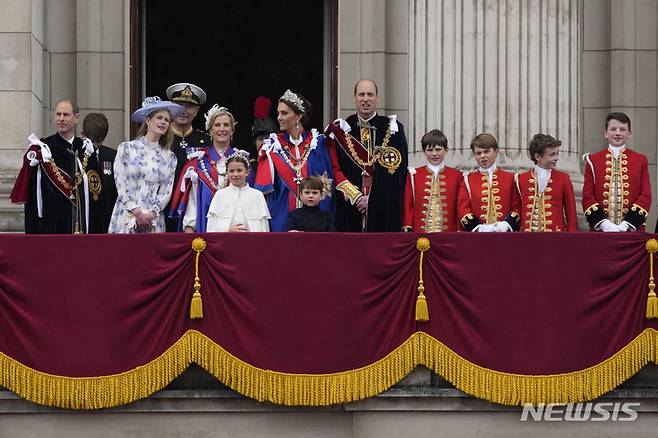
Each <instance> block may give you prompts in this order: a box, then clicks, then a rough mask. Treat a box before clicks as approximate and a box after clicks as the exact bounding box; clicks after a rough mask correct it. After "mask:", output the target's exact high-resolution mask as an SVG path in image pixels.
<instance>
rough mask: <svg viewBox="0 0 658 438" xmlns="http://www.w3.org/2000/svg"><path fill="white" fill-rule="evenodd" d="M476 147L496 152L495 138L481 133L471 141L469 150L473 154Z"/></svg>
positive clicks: (496, 143)
mask: <svg viewBox="0 0 658 438" xmlns="http://www.w3.org/2000/svg"><path fill="white" fill-rule="evenodd" d="M476 147H478V148H482V149H493V150H495V151H497V150H498V142H497V141H496V137H494V136H493V135H491V134H488V133H486V132H483V133H482V134H479V135H478V136H477V137H475V138H474V139H473V140H471V150H472V151H473V152H475V148H476Z"/></svg>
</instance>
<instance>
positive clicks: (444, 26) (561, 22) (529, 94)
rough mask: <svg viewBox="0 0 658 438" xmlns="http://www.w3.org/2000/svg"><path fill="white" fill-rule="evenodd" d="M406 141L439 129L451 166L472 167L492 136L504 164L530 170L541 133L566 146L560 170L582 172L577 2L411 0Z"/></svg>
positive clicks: (415, 141) (416, 148)
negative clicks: (480, 141) (479, 138)
mask: <svg viewBox="0 0 658 438" xmlns="http://www.w3.org/2000/svg"><path fill="white" fill-rule="evenodd" d="M409 7H410V13H409V29H410V45H411V50H410V56H409V58H410V62H409V78H410V79H409V95H410V117H411V119H412V123H411V124H410V129H409V134H408V135H409V143H410V144H413V145H414V148H413V149H412V150H413V151H414V152H416V154H415V155H416V156H415V157H413V158H415V159H412V162H413V161H416V162H420V161H421V156H420V152H419V151H420V141H419V140H420V138H421V136H422V135H423V133H424V132H426V131H428V130H430V129H433V128H439V129H441V130H442V131H443V132H444V133H445V134H446V135H447V137H448V140H449V144H450V145H451V150H452V151H451V155H450V156H449V157H448V159H447V161H448V162H449V163H450V164H451V165H454V166H457V167H460V168H470V167H473V165H474V163H473V160H472V158H471V152H470V148H469V145H470V141H471V139H472V138H473V137H474V136H475V135H477V134H478V133H480V132H485V131H486V132H490V133H492V134H494V135H495V136H496V137H497V138H498V141H499V144H500V146H501V154H500V160H499V162H500V165H501V166H503V167H507V168H527V167H529V166H531V165H532V162H531V161H530V160H529V158H528V157H527V154H526V148H527V144H528V142H529V140H530V139H531V137H532V135H533V134H535V133H537V132H544V133H547V134H550V135H553V136H555V137H557V138H559V139H560V140H562V148H561V159H560V164H559V167H560V168H561V169H563V170H566V171H569V172H570V173H571V174H572V175H574V176H579V168H578V162H579V160H578V156H579V148H578V115H579V112H578V99H579V86H578V78H579V73H578V68H579V67H578V55H579V41H580V40H579V20H580V15H579V1H578V0H533V1H524V0H463V1H453V0H410V2H409Z"/></svg>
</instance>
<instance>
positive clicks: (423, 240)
mask: <svg viewBox="0 0 658 438" xmlns="http://www.w3.org/2000/svg"><path fill="white" fill-rule="evenodd" d="M416 249H418V251H420V262H419V265H418V298H416V321H418V322H427V321H429V320H430V311H429V308H428V307H427V298H426V297H425V286H423V254H424V253H425V251H427V250H428V249H430V241H429V239H428V238H427V237H420V238H419V239H418V240H417V241H416Z"/></svg>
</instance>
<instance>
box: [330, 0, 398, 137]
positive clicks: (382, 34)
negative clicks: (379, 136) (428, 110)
mask: <svg viewBox="0 0 658 438" xmlns="http://www.w3.org/2000/svg"><path fill="white" fill-rule="evenodd" d="M338 8H339V24H338V27H339V29H338V40H339V41H338V44H339V48H340V49H339V50H340V52H339V61H338V65H339V71H338V89H339V96H338V108H339V113H340V115H341V116H342V117H345V116H347V115H349V114H351V113H353V112H354V98H353V95H354V84H355V83H356V81H357V80H359V79H360V78H371V79H374V80H375V81H376V82H377V84H378V86H379V108H380V112H382V113H383V114H397V115H398V117H399V119H400V121H402V122H403V123H404V124H405V126H407V125H408V123H409V122H408V120H409V119H408V109H409V98H408V90H409V81H408V64H409V53H408V52H409V19H408V14H409V7H408V4H407V2H404V1H400V0H340V2H339V5H338Z"/></svg>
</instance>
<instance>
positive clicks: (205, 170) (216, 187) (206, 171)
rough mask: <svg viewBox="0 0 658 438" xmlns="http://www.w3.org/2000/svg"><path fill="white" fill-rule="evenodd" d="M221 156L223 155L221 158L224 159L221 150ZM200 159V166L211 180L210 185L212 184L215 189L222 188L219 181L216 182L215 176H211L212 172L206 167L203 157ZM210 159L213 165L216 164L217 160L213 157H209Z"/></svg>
mask: <svg viewBox="0 0 658 438" xmlns="http://www.w3.org/2000/svg"><path fill="white" fill-rule="evenodd" d="M219 156H220V157H222V158H220V159H223V156H222V153H221V152H219ZM198 160H199V166H200V167H201V171H202V172H203V174H204V175H205V176H206V178H208V181H209V182H210V185H212V188H213V189H215V191H217V190H219V189H220V187H219V183H217V182H215V180H214V179H213V177H212V176H210V173H209V172H208V169H207V168H206V163H204V162H203V157H200V158H199V159H198ZM208 160H209V161H210V164H211V165H212V166H215V161H214V160H213V159H212V158H210V157H208Z"/></svg>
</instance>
